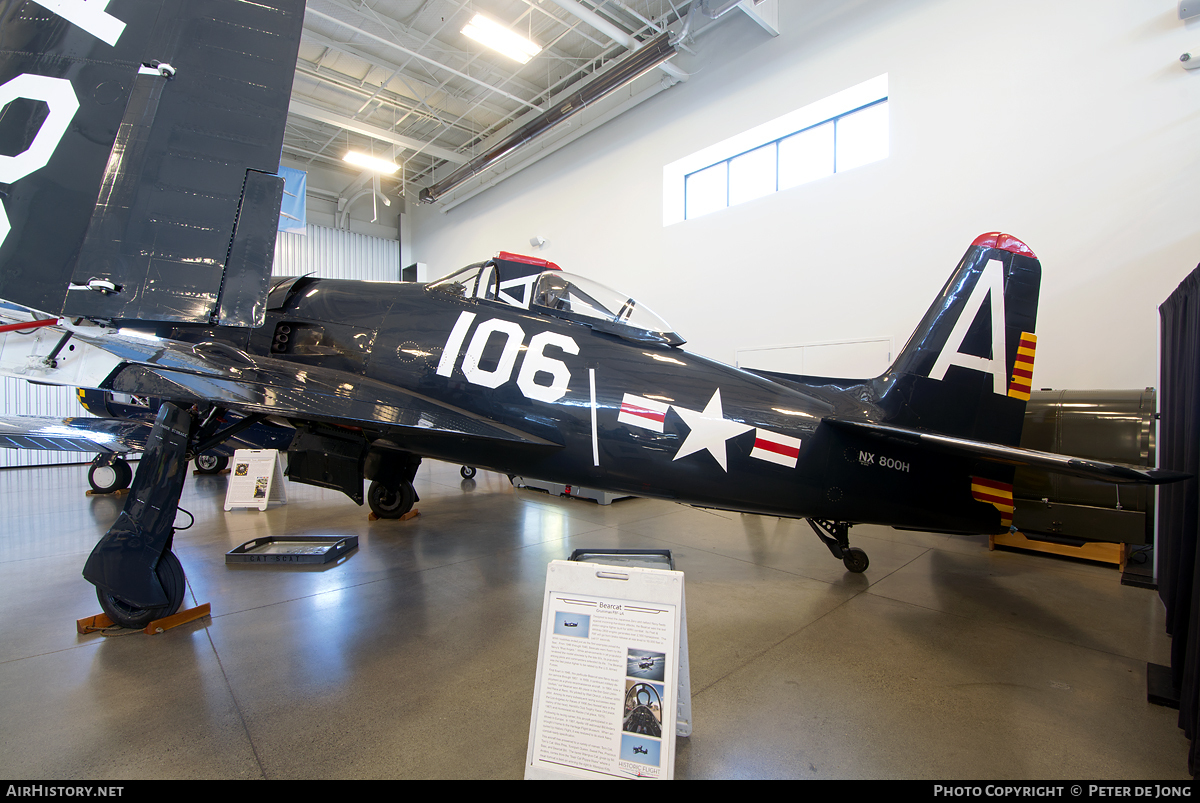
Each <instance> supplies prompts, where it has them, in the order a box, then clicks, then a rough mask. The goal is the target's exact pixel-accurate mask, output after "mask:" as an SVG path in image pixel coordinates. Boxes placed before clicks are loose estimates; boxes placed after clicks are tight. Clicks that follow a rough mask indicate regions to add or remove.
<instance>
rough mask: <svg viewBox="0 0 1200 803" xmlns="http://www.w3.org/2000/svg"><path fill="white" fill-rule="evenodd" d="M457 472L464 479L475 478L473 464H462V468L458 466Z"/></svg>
mask: <svg viewBox="0 0 1200 803" xmlns="http://www.w3.org/2000/svg"><path fill="white" fill-rule="evenodd" d="M458 473H459V474H460V475H462V478H463V479H464V480H470V479H474V478H475V467H474V466H463V467H462V468H460V469H459V470H458Z"/></svg>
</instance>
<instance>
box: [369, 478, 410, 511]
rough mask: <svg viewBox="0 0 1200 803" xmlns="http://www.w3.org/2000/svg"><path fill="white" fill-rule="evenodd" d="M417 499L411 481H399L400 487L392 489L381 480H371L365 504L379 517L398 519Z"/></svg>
mask: <svg viewBox="0 0 1200 803" xmlns="http://www.w3.org/2000/svg"><path fill="white" fill-rule="evenodd" d="M417 501H418V497H417V491H416V489H415V488H413V486H412V483H411V482H407V481H403V480H402V481H401V482H400V487H399V488H397V489H396V490H392V489H390V488H388V487H387V486H385V485H384V484H383V483H381V482H375V481H372V482H371V487H370V488H368V489H367V504H368V505H369V506H370V507H371V512H372V513H374V514H375V515H376V516H378V517H379V518H381V519H398V518H400V517H401V516H403V515H404V514H405V513H407V512H408V511H410V510H412V509H413V505H415V504H416V503H417Z"/></svg>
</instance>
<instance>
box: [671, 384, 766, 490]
mask: <svg viewBox="0 0 1200 803" xmlns="http://www.w3.org/2000/svg"><path fill="white" fill-rule="evenodd" d="M671 406H672V407H674V408H675V412H677V413H679V417H680V418H682V419H683V423H685V424H687V426H688V435H687V438H686V439H685V440H684V441H683V445H682V446H680V447H679V451H678V452H677V453H676V454H675V459H676V460H678V459H679V458H681V457H687V456H688V455H690V454H693V453H694V452H699V451H701V450H703V449H707V450H708V453H709V454H711V455H712V456H713V457H714V458H716V461H717V462H718V463H719V464H720V465H721V470H722V471H729V469H728V468H726V465H725V441H727V440H729V439H730V438H733V437H737V436H738V435H741V434H742V433H743V432H746V431H748V430H751V429H754V427H751V426H749V425H748V424H743V423H741V422H739V421H730V420H729V419H727V418H725V413H724V412H722V410H721V389H720V388H717V389H716V391H715V392H714V393H713V395H712V398H711V399H709V400H708V405H707V406H706V407H705V408H704V412H700V413H698V412H696V411H695V410H688V409H685V408H683V407H680V406H679V405H677V404H673V405H671Z"/></svg>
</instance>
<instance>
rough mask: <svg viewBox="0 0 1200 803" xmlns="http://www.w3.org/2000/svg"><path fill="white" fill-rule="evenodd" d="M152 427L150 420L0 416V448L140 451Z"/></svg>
mask: <svg viewBox="0 0 1200 803" xmlns="http://www.w3.org/2000/svg"><path fill="white" fill-rule="evenodd" d="M153 426H154V422H153V421H130V420H128V419H120V418H82V417H81V418H48V417H43V416H31V415H16V416H0V448H7V449H42V450H44V451H50V452H89V453H91V454H126V453H128V452H140V451H142V449H144V448H145V446H146V440H147V439H148V438H149V437H150V430H151V428H152V427H153Z"/></svg>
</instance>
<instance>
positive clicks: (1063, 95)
mask: <svg viewBox="0 0 1200 803" xmlns="http://www.w3.org/2000/svg"><path fill="white" fill-rule="evenodd" d="M731 16H732V17H733V18H732V19H730V20H729V21H728V22H722V23H721V24H720V25H719V26H717V27H716V28H714V30H713V32H712V33H711V34H709V35H706V36H702V37H701V38H700V40H699V41H698V43H697V45H696V47H697V48H698V49H699V50H700V52H701V53H702V54H703V56H704V59H703V61H702V62H701V64H700V67H701V69H699V70H698V71H697V72H696V74H694V75H693V76H692V78H691V80H689V81H688V82H687V83H686V84H682V85H680V86H677V87H674V88H672V89H671V90H669V91H667V92H664V93H662V94H661V95H659V96H658V97H657V98H655V99H654V100H651V101H649V102H647V103H646V104H643V105H642V106H641V107H639V108H637V109H635V110H633V111H631V112H630V113H628V114H627V115H625V116H624V117H622V118H619V119H617V120H615V121H614V122H612V123H609V124H608V125H607V126H605V127H603V128H601V129H600V130H598V131H597V132H594V133H593V134H591V135H589V136H587V137H584V138H583V139H582V140H580V141H578V142H576V143H574V144H573V145H571V146H569V147H567V148H564V149H563V150H561V151H559V152H558V153H556V154H554V155H553V156H551V157H549V158H547V159H545V160H544V161H542V162H541V163H539V164H537V165H535V166H533V167H531V168H529V169H527V170H525V171H524V172H522V173H520V174H518V175H516V176H514V177H513V178H510V179H509V180H507V181H505V182H504V183H502V184H500V185H499V186H498V187H496V188H494V189H492V190H490V191H488V192H485V193H483V194H481V195H480V196H478V197H476V198H474V199H472V200H471V201H469V202H467V203H465V204H462V205H461V206H459V207H457V208H455V209H453V210H451V211H450V212H448V213H441V212H439V211H438V210H437V209H436V208H428V207H427V208H423V209H418V210H413V221H412V229H413V244H412V248H413V259H418V260H421V261H424V262H428V263H430V272H431V274H433V275H440V274H444V273H447V272H449V271H450V270H452V269H454V268H457V267H459V266H461V265H465V264H468V263H470V262H473V261H477V260H479V259H482V258H485V257H487V256H490V255H492V254H494V253H495V252H496V251H498V250H501V249H506V250H512V251H518V252H522V253H529V252H530V247H529V245H528V241H529V238H530V237H532V236H534V235H540V236H542V237H545V238H546V239H547V240H548V241H549V244H548V245H547V246H546V247H545V248H543V249H542V250H541V251H540V252H537V255H538V256H542V257H545V258H547V259H551V260H553V261H555V262H558V263H559V264H560V265H562V266H563V268H564V269H566V270H571V271H576V272H579V273H583V274H586V275H589V276H591V277H593V278H596V279H598V280H600V281H603V282H605V283H607V284H610V285H612V286H614V287H618V288H621V289H624V290H626V291H628V292H631V293H633V294H634V295H636V296H638V297H639V299H640V300H641V301H642V302H643V303H646V304H648V305H649V306H650V307H651V308H652V309H654V310H655V311H657V312H659V313H660V314H661V315H663V316H664V317H665V318H667V320H668V321H670V322H671V323H672V324H673V325H674V326H675V327H676V328H677V330H678V331H679V332H680V333H681V334H682V335H683V336H684V337H687V338H689V339H690V342H689V344H688V346H687V348H689V349H690V350H693V351H697V352H699V353H702V354H705V355H707V356H711V357H716V358H718V359H722V360H725V361H730V362H731V361H732V360H733V358H734V350H735V349H736V348H739V347H747V346H758V345H775V344H783V343H812V342H828V341H834V340H851V339H856V338H866V337H888V336H891V337H894V338H895V340H896V343H897V345H900V344H903V343H904V342H905V340H907V338H908V335H909V334H910V332H911V330H912V329H913V327H914V326H915V325H916V323H917V321H918V320H919V319H920V317H921V315H922V314H923V313H924V311H925V309H926V308H927V307H928V305H929V303H930V302H931V300H932V299H933V297H934V295H935V294H936V293H937V292H938V290H939V289H940V288H941V285H942V284H943V282H944V281H945V279H946V277H947V276H948V275H949V274H950V271H951V270H952V269H953V267H954V265H955V263H956V262H957V260H958V259H959V258H960V257H961V256H962V253H963V251H964V250H965V248H966V247H967V245H968V244H969V243H970V242H971V240H972V239H974V238H975V237H976V236H977V235H979V234H981V233H983V232H985V231H991V230H997V229H999V230H1003V231H1007V232H1010V233H1012V234H1014V235H1016V236H1018V237H1020V238H1021V239H1023V240H1025V241H1026V242H1027V243H1028V244H1029V245H1030V247H1031V248H1033V250H1034V251H1035V252H1036V253H1037V254H1038V256H1039V257H1040V258H1041V260H1042V264H1043V269H1044V274H1043V281H1042V294H1041V307H1040V315H1039V324H1038V333H1039V348H1038V356H1037V365H1036V370H1035V378H1034V385H1035V387H1048V386H1054V387H1071V388H1083V387H1139V386H1144V385H1151V384H1154V382H1155V364H1154V363H1155V360H1156V356H1155V354H1156V352H1155V343H1156V338H1157V326H1158V323H1157V309H1156V306H1157V304H1158V303H1160V302H1161V301H1162V300H1163V299H1165V298H1166V296H1167V295H1168V294H1169V293H1170V292H1171V290H1172V289H1173V288H1174V287H1175V286H1176V285H1177V284H1178V282H1179V281H1180V280H1181V279H1182V278H1183V277H1184V276H1185V275H1186V274H1187V273H1188V272H1189V271H1190V270H1191V269H1192V268H1193V267H1195V265H1196V263H1197V261H1200V208H1198V207H1197V205H1196V204H1195V202H1194V201H1193V202H1189V200H1188V199H1189V197H1190V196H1193V195H1194V193H1195V191H1196V187H1197V183H1198V182H1197V179H1198V178H1200V172H1198V170H1197V158H1198V156H1197V146H1198V145H1200V71H1196V72H1186V71H1184V70H1183V69H1182V68H1181V67H1180V66H1179V63H1178V57H1179V54H1180V53H1182V52H1184V51H1185V50H1189V49H1190V48H1193V47H1195V46H1196V44H1197V42H1200V25H1197V24H1195V23H1192V24H1185V23H1182V22H1180V21H1179V20H1178V18H1177V4H1176V3H1175V2H1174V0H1138V2H1129V1H1128V0H1087V1H1086V2H1085V0H1055V2H1053V3H1045V2H1038V1H1037V0H1009V1H1008V2H1005V3H1003V4H996V3H991V2H980V0H907V2H905V0H870V1H868V0H859V1H858V2H841V1H837V0H812V1H811V2H804V3H800V2H784V3H780V29H781V30H782V32H783V33H782V34H781V35H780V36H779V37H778V38H775V39H771V38H770V37H768V36H767V35H766V34H765V33H764V32H763V31H762V30H761V29H760V28H759V27H758V26H757V25H756V24H754V23H753V22H751V21H750V20H749V19H747V18H745V17H744V16H742V15H741V14H740V13H738V14H734V15H731ZM682 63H683V64H684V65H685V66H686V65H687V62H686V60H683V61H682ZM885 72H886V73H888V74H889V82H890V95H891V102H890V108H891V130H892V141H891V156H890V157H889V158H888V159H887V160H885V161H883V162H878V163H875V164H872V165H867V166H865V167H862V168H859V169H857V170H855V171H851V172H848V173H843V174H838V175H835V176H831V177H829V178H826V179H823V180H821V181H818V182H815V183H813V184H809V185H805V186H802V187H798V188H795V189H793V190H788V191H786V192H784V193H779V194H776V195H774V196H768V197H766V198H762V199H759V200H757V201H754V202H751V203H749V204H745V205H743V206H739V207H734V208H732V209H728V210H724V211H722V212H718V213H715V214H712V215H709V216H706V217H703V218H699V219H696V220H692V221H685V222H683V223H680V224H677V225H674V226H671V227H668V228H663V226H662V209H661V201H662V178H661V176H662V167H663V165H665V164H667V163H669V162H672V161H674V160H676V159H678V158H680V157H682V156H685V155H687V154H689V153H691V152H693V151H696V150H698V149H700V148H702V147H704V146H706V145H710V144H712V143H714V142H717V141H719V140H721V139H724V138H726V137H728V136H730V135H732V134H735V133H738V132H739V131H742V130H744V129H746V128H750V127H752V126H754V125H757V124H759V123H762V122H764V121H767V120H770V119H772V118H774V117H777V116H779V115H781V114H783V113H785V112H788V111H791V110H792V109H795V108H798V107H800V106H803V105H805V104H807V103H810V102H812V101H814V100H817V99H820V98H822V97H825V96H827V95H829V94H832V93H834V92H836V91H839V90H841V89H845V88H846V87H849V86H852V85H854V84H856V83H858V82H860V81H863V80H865V79H868V78H871V77H874V76H876V75H879V74H881V73H885ZM410 209H411V207H410ZM406 250H407V248H406Z"/></svg>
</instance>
